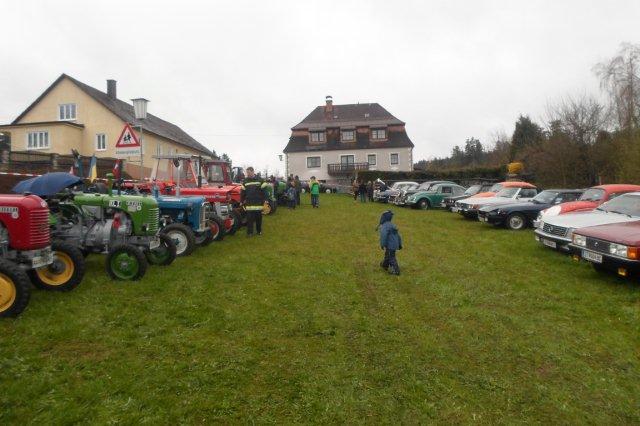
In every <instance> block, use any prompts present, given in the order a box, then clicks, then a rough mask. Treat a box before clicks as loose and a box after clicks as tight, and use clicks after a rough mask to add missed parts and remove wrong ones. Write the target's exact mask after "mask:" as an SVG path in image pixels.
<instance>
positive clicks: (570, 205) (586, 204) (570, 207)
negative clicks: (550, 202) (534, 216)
mask: <svg viewBox="0 0 640 426" xmlns="http://www.w3.org/2000/svg"><path fill="white" fill-rule="evenodd" d="M599 205H600V202H598V201H569V202H567V203H562V204H558V205H556V206H553V207H549V208H548V209H546V210H545V211H543V212H542V215H543V217H546V216H557V215H560V214H565V213H571V212H576V211H590V210H593V209H595V208H596V207H598V206H599Z"/></svg>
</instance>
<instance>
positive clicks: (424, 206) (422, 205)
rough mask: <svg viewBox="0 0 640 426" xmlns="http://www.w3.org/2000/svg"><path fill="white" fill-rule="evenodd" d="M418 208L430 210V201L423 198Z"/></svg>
mask: <svg viewBox="0 0 640 426" xmlns="http://www.w3.org/2000/svg"><path fill="white" fill-rule="evenodd" d="M418 208H419V209H420V210H429V209H430V208H431V204H430V203H429V200H427V199H426V198H423V199H422V200H420V202H418Z"/></svg>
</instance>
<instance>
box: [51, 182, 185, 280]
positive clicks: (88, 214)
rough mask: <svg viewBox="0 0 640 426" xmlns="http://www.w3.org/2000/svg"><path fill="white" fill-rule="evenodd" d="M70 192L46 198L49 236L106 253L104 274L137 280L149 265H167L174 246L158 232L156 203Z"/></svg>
mask: <svg viewBox="0 0 640 426" xmlns="http://www.w3.org/2000/svg"><path fill="white" fill-rule="evenodd" d="M108 188H109V190H108V193H107V194H92V193H79V194H78V193H69V194H65V195H63V196H61V197H60V198H57V199H52V200H49V207H50V209H51V212H52V213H51V217H50V226H51V237H52V238H53V239H54V240H58V241H60V240H61V241H67V242H70V243H72V244H74V245H76V246H77V247H79V248H80V249H81V250H82V252H83V253H84V254H85V255H88V254H89V253H105V254H106V255H107V259H106V269H107V273H108V274H109V275H110V276H111V277H112V278H113V279H117V280H138V279H140V278H142V277H143V276H144V274H145V272H146V270H147V266H148V263H151V264H153V265H169V264H171V263H172V262H173V261H174V259H175V258H176V245H175V243H174V242H173V240H172V239H171V238H169V237H168V236H167V235H163V234H160V233H159V232H158V223H159V209H158V202H157V201H156V200H155V198H153V197H147V196H133V195H114V194H113V193H112V191H111V185H108Z"/></svg>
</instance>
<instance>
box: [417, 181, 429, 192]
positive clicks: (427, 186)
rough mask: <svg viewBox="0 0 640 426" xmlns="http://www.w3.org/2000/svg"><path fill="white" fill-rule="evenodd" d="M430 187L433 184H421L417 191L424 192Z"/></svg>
mask: <svg viewBox="0 0 640 426" xmlns="http://www.w3.org/2000/svg"><path fill="white" fill-rule="evenodd" d="M432 185H433V182H422V183H421V184H420V186H419V187H418V189H422V190H425V191H426V190H427V189H429V188H431V186H432Z"/></svg>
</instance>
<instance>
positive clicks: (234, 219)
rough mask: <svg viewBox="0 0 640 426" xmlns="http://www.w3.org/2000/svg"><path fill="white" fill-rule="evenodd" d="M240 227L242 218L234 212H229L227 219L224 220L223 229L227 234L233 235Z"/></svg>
mask: <svg viewBox="0 0 640 426" xmlns="http://www.w3.org/2000/svg"><path fill="white" fill-rule="evenodd" d="M241 226H242V216H240V213H238V212H237V211H235V210H232V211H231V212H229V217H228V218H227V219H226V220H225V226H224V229H225V231H226V233H227V234H229V235H233V234H235V233H236V231H237V230H238V229H240V227H241Z"/></svg>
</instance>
